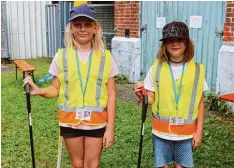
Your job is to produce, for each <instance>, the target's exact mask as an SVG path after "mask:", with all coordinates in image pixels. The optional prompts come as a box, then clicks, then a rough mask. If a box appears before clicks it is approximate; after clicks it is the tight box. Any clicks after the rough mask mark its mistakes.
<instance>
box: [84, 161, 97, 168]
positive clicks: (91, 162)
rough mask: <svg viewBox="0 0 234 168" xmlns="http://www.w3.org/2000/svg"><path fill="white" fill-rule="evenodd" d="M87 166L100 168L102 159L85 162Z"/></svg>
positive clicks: (88, 167)
mask: <svg viewBox="0 0 234 168" xmlns="http://www.w3.org/2000/svg"><path fill="white" fill-rule="evenodd" d="M85 167H87V168H99V167H100V161H99V160H95V161H89V162H85Z"/></svg>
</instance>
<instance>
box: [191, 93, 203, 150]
mask: <svg viewBox="0 0 234 168" xmlns="http://www.w3.org/2000/svg"><path fill="white" fill-rule="evenodd" d="M204 107H205V103H204V94H202V97H201V100H200V103H199V106H198V116H197V129H196V132H195V134H194V136H193V147H194V148H197V147H198V146H200V144H201V142H202V134H203V124H204Z"/></svg>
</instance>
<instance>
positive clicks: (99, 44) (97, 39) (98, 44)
mask: <svg viewBox="0 0 234 168" xmlns="http://www.w3.org/2000/svg"><path fill="white" fill-rule="evenodd" d="M95 24H96V26H98V29H97V32H96V33H95V34H94V35H93V38H92V41H91V44H92V47H93V49H94V50H95V51H101V52H102V53H105V45H104V42H103V40H102V28H101V26H100V25H99V24H98V23H97V22H95ZM64 44H65V47H67V48H68V47H74V48H77V47H78V43H77V42H76V40H75V38H74V35H73V34H72V31H71V23H70V22H69V23H68V24H67V25H66V28H65V33H64Z"/></svg>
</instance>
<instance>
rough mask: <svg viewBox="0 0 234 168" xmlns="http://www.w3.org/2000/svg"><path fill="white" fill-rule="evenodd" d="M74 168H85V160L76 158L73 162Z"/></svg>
mask: <svg viewBox="0 0 234 168" xmlns="http://www.w3.org/2000/svg"><path fill="white" fill-rule="evenodd" d="M71 164H72V168H84V161H83V160H76V161H73V162H72V163H71Z"/></svg>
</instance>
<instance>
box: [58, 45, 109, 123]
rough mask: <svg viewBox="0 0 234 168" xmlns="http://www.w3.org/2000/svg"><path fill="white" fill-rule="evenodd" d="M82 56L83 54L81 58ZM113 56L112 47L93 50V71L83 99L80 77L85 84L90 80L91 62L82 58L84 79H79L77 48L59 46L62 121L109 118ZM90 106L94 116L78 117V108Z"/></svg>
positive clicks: (60, 112) (59, 114)
mask: <svg viewBox="0 0 234 168" xmlns="http://www.w3.org/2000/svg"><path fill="white" fill-rule="evenodd" d="M78 59H80V58H78ZM111 62H112V56H111V53H110V51H108V50H106V51H105V54H102V53H101V52H98V51H93V52H92V61H91V67H90V75H89V79H88V83H87V88H86V94H85V96H84V100H83V94H82V88H81V85H80V80H82V83H83V84H84V83H85V81H86V80H87V73H88V72H87V71H88V64H89V61H87V62H86V63H85V64H84V63H82V62H81V61H79V66H80V72H81V76H82V79H79V75H78V67H77V57H76V50H75V49H74V48H71V47H69V48H66V49H59V50H58V67H59V76H58V79H59V81H60V90H59V97H58V118H59V122H60V123H63V124H68V125H79V124H80V123H83V124H86V125H103V124H105V123H106V122H107V111H106V107H107V100H108V95H107V88H106V84H107V82H108V79H109V74H110V70H111ZM87 108H88V109H89V110H91V111H92V113H91V120H89V121H86V120H78V119H76V110H77V109H80V110H85V109H87Z"/></svg>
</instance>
